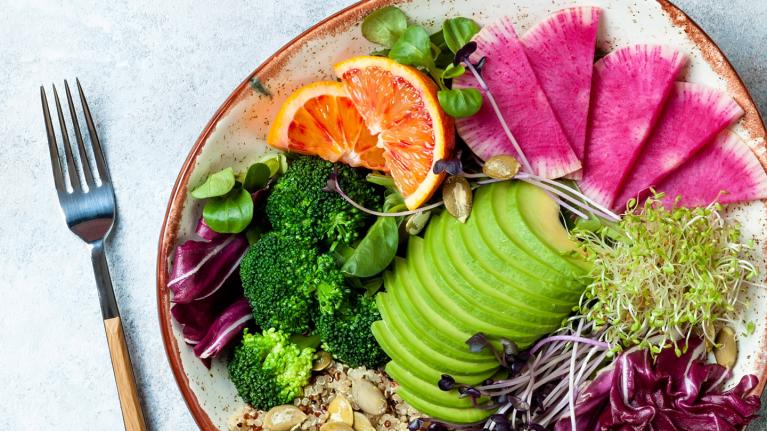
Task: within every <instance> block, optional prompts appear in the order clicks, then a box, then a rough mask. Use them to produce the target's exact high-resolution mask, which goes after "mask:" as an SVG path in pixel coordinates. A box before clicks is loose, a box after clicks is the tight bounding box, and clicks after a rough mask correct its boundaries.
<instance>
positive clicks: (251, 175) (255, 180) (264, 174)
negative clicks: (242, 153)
mask: <svg viewBox="0 0 767 431" xmlns="http://www.w3.org/2000/svg"><path fill="white" fill-rule="evenodd" d="M271 177H272V170H271V169H270V168H269V166H268V165H266V164H265V163H254V164H252V165H250V167H249V168H248V173H247V174H245V179H244V180H243V182H242V186H243V187H244V188H245V190H247V191H249V192H251V193H253V192H255V191H256V190H258V189H262V188H264V186H265V185H266V184H267V183H268V182H269V178H271Z"/></svg>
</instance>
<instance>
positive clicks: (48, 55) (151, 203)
mask: <svg viewBox="0 0 767 431" xmlns="http://www.w3.org/2000/svg"><path fill="white" fill-rule="evenodd" d="M617 1H623V0H617ZM351 2H352V1H351V0H332V1H316V0H292V1H288V0H279V1H265V0H257V1H234V0H228V1H219V2H215V3H214V2H204V4H203V2H191V1H188V2H187V1H180V0H177V1H172V2H154V1H150V0H137V1H131V2H97V1H90V0H73V1H69V2H65V3H66V4H63V3H64V2H57V1H45V0H28V1H9V0H0V11H1V12H0V190H1V191H0V198H2V201H1V202H0V251H1V252H0V430H4V431H5V430H14V431H15V430H34V429H61V430H118V429H121V426H122V425H121V420H120V414H119V409H118V403H117V397H116V393H115V389H114V384H113V380H112V370H111V366H110V363H109V356H108V353H107V350H106V343H104V342H103V341H104V338H103V337H104V335H103V328H102V325H101V320H100V315H99V311H98V306H97V298H96V291H95V289H94V288H93V281H92V274H91V268H90V262H89V259H88V255H87V252H86V249H85V247H84V246H83V245H82V244H81V243H80V242H78V241H77V240H76V239H75V238H73V237H72V236H71V235H70V233H69V232H68V231H67V230H66V229H65V228H64V224H63V222H62V220H61V218H60V215H59V209H58V205H57V203H56V197H55V194H54V191H53V187H52V182H51V177H50V175H51V174H50V167H49V164H48V163H49V162H48V154H47V150H46V149H45V143H44V135H43V129H42V123H41V118H40V105H39V94H38V85H40V84H41V83H46V84H49V83H50V82H51V81H52V80H56V82H60V80H62V79H63V78H67V77H69V78H72V77H74V76H79V77H80V79H81V80H82V82H83V84H84V86H85V89H86V91H87V93H88V95H89V96H90V103H91V108H92V110H93V111H94V112H95V113H96V116H97V119H98V122H99V127H100V133H101V137H102V139H103V141H104V142H105V145H106V147H107V150H106V151H107V158H108V159H109V162H110V165H111V168H112V173H113V177H114V178H115V188H116V190H117V199H118V205H119V208H120V219H119V222H118V224H117V228H116V230H115V232H114V233H113V235H112V240H111V243H110V245H109V259H110V262H111V267H112V275H113V278H114V281H115V286H116V293H117V297H118V301H119V303H120V306H121V308H122V311H123V314H124V316H125V325H126V330H127V336H128V339H129V342H130V344H131V350H132V353H133V358H134V363H135V365H136V368H137V369H138V370H139V376H138V381H139V386H140V391H141V394H142V396H143V399H144V403H145V412H146V415H147V418H148V420H149V423H150V425H151V429H153V430H192V429H195V428H196V427H195V424H194V422H193V420H192V418H191V416H190V415H189V413H188V411H187V409H186V406H185V405H184V402H183V400H182V399H181V396H180V393H179V391H178V389H177V387H176V384H175V382H174V380H173V377H172V375H171V373H170V370H169V368H168V364H167V361H166V358H165V354H164V351H163V348H162V342H161V339H160V334H159V331H158V326H157V317H156V311H155V294H154V289H155V284H154V259H155V246H156V240H157V235H158V232H159V225H160V221H161V220H162V216H163V212H164V210H165V204H166V200H167V197H168V195H169V193H170V188H171V185H172V183H173V180H174V178H175V176H176V173H177V172H178V169H179V167H180V166H181V163H182V161H183V159H184V157H185V155H186V153H187V151H188V149H189V146H190V144H191V142H193V141H194V139H195V138H196V136H197V134H198V133H199V131H200V129H201V127H202V126H203V125H204V124H205V123H206V122H207V120H208V118H209V117H210V116H211V114H212V113H213V111H214V110H215V109H216V107H217V106H218V105H219V104H220V102H221V101H222V100H224V98H225V97H226V96H227V95H228V94H229V92H230V91H231V89H232V88H233V87H234V86H235V85H236V84H238V83H239V82H240V80H241V79H242V78H243V77H244V76H245V75H246V74H247V73H248V72H249V71H250V70H251V69H252V68H253V67H254V66H255V65H257V64H258V63H260V62H261V61H262V60H263V59H264V58H266V57H267V56H268V55H269V54H270V53H271V52H273V51H274V50H276V49H277V48H279V47H280V46H281V45H282V44H284V43H285V42H287V41H288V40H289V39H290V38H292V37H293V36H295V35H296V34H298V33H299V32H301V31H302V30H304V29H305V28H307V27H309V26H310V25H311V24H312V23H314V22H316V21H317V20H319V19H320V18H322V17H324V16H327V15H328V14H330V13H332V12H334V11H336V10H338V9H340V8H341V7H343V6H345V5H346V4H349V3H351ZM677 3H678V4H679V5H680V6H681V7H682V8H684V9H685V10H687V11H688V12H689V13H690V15H691V16H692V17H693V18H694V19H695V20H696V21H698V22H699V23H700V24H701V25H702V26H703V27H704V28H705V29H706V30H707V31H708V32H709V34H710V35H711V36H712V37H713V38H714V39H715V40H716V41H717V42H718V43H719V44H720V46H721V47H722V48H723V49H724V51H725V52H726V53H727V54H728V55H729V57H730V59H731V60H732V61H733V63H734V65H735V67H736V68H737V69H738V71H740V73H741V74H742V76H743V78H744V80H745V81H746V83H747V84H748V86H749V87H750V88H751V91H752V92H753V94H754V96H755V97H756V99H757V102H758V103H759V106H760V107H761V109H762V112H765V110H766V109H767V78H766V76H767V66H766V65H767V63H765V61H764V56H765V55H766V54H767V48H766V47H765V41H767V30H765V24H767V2H765V1H752V0H730V1H727V2H723V1H719V0H706V1H701V0H678V1H677ZM752 429H758V430H764V429H767V425H765V424H764V423H761V424H758V425H756V426H755V427H754V428H752Z"/></svg>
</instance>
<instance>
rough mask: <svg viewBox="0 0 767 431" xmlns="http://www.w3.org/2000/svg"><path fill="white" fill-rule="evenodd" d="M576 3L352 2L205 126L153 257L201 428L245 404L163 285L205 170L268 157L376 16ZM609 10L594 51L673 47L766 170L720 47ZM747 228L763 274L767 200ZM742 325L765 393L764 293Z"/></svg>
mask: <svg viewBox="0 0 767 431" xmlns="http://www.w3.org/2000/svg"><path fill="white" fill-rule="evenodd" d="M580 3H583V2H582V1H580V0H553V1H549V2H541V1H539V0H514V1H508V0H481V1H480V0H412V1H407V2H403V1H395V0H367V1H361V2H359V3H356V4H354V5H352V6H350V7H348V8H346V9H344V10H342V11H340V12H338V13H336V14H334V15H332V16H330V17H328V18H327V19H325V20H323V21H321V22H320V23H318V24H316V25H315V26H313V27H312V28H310V29H308V30H307V31H305V32H304V33H302V34H301V35H299V36H298V37H296V38H295V39H294V40H292V41H291V42H289V43H288V44H287V45H285V46H284V47H282V48H281V49H280V50H278V51H277V52H276V53H275V54H273V55H272V56H271V57H269V58H268V59H266V61H264V62H263V63H262V64H261V65H260V66H258V67H257V68H256V69H255V70H254V71H253V72H252V73H251V74H250V75H248V76H247V77H246V78H245V80H244V81H243V82H242V83H241V84H240V85H239V86H237V88H235V89H234V91H233V92H232V93H231V95H230V96H229V97H228V98H227V99H226V100H225V101H224V102H223V104H222V105H221V106H220V107H219V108H218V110H217V111H216V113H215V114H214V115H213V117H212V118H211V120H210V121H209V123H208V124H207V125H206V126H205V128H204V129H203V131H202V133H201V134H200V136H199V138H198V139H197V141H196V142H195V143H194V145H193V146H192V148H191V150H190V152H189V155H188V157H187V159H186V161H185V163H184V165H183V167H182V168H181V171H180V173H179V175H178V178H177V180H176V183H175V185H174V187H173V191H172V194H171V197H170V200H169V204H168V208H167V212H166V216H165V219H164V221H163V225H162V230H161V233H160V240H159V247H158V256H157V297H158V312H159V318H160V328H161V331H162V335H163V340H164V343H165V349H166V352H167V355H168V359H169V362H170V366H171V369H172V371H173V373H174V376H175V378H176V381H177V383H178V385H179V388H180V389H181V392H182V394H183V396H184V398H185V400H186V402H187V404H188V406H189V409H190V411H191V412H192V415H193V417H194V419H195V420H196V422H197V424H198V425H199V426H200V428H201V429H204V430H216V429H226V426H227V423H228V420H229V418H230V417H231V416H232V415H234V414H236V413H237V411H238V409H240V408H241V406H242V404H243V401H242V400H241V399H240V398H239V396H238V395H237V391H236V390H235V387H234V386H233V384H232V383H231V382H230V380H229V379H228V378H227V370H226V364H225V363H224V362H222V361H220V360H213V361H212V364H211V366H210V368H207V367H206V366H205V365H204V364H203V363H202V362H201V361H200V360H199V359H198V358H196V357H195V355H194V353H193V352H192V350H191V349H190V348H189V347H188V346H186V345H185V343H184V339H183V336H182V333H181V328H180V327H179V325H178V324H177V323H176V322H174V321H173V319H172V318H171V313H170V307H171V296H170V292H169V289H168V288H167V284H168V281H169V274H170V268H171V264H172V261H171V260H172V255H173V250H174V247H175V246H176V245H178V244H179V243H181V242H183V241H184V240H186V239H188V238H190V237H191V236H192V234H193V232H194V229H195V226H196V223H197V221H198V219H199V217H200V214H201V211H202V208H201V205H200V204H199V202H198V201H195V200H193V199H191V198H190V191H191V190H192V189H193V188H194V187H196V186H197V185H199V184H200V183H201V182H202V181H203V180H204V179H205V177H206V175H208V173H209V172H213V171H218V170H220V169H223V168H225V167H229V166H231V167H234V168H235V169H237V168H240V169H242V168H247V166H248V165H249V164H250V163H252V162H254V161H255V160H257V159H258V158H259V157H260V156H262V155H263V154H265V153H266V152H268V151H269V149H268V147H267V145H266V134H267V131H268V130H269V126H270V120H271V119H272V118H274V116H275V114H276V113H277V110H278V109H279V106H280V104H281V102H282V101H284V100H285V99H286V98H287V97H288V96H289V95H290V93H291V92H293V91H294V90H295V89H297V88H299V87H301V86H302V85H305V84H308V83H310V82H312V81H317V80H334V79H335V77H334V75H333V71H332V65H333V64H335V63H337V62H339V61H341V60H343V59H345V58H347V57H351V56H354V55H362V54H367V53H368V52H370V51H371V49H372V45H371V44H370V43H369V42H367V41H365V40H364V39H363V38H362V37H360V31H359V26H360V23H361V21H362V19H363V18H364V17H365V16H366V15H367V14H369V13H370V12H372V11H374V10H376V9H379V8H381V7H384V6H388V5H397V6H398V7H400V8H401V9H403V10H404V11H405V12H406V13H407V14H408V16H410V17H412V18H413V19H414V20H417V21H419V22H423V23H434V22H436V21H438V20H441V19H442V18H443V17H447V16H458V15H461V16H467V17H471V18H472V19H474V20H476V21H477V22H479V23H480V24H486V23H489V22H491V21H493V20H494V18H495V17H497V16H501V15H508V16H510V17H512V19H514V21H515V25H516V26H517V27H518V28H519V29H520V30H521V31H524V30H526V29H528V28H530V27H531V26H532V25H533V24H534V23H536V22H538V21H540V20H541V19H542V18H544V17H545V16H547V15H548V14H550V13H551V12H552V11H555V10H558V9H561V8H563V7H568V6H573V5H578V4H580ZM587 3H588V4H589V5H595V6H599V7H601V8H602V9H603V20H602V21H601V24H600V29H599V35H598V37H597V51H598V52H609V51H611V50H612V49H614V48H616V47H620V46H624V45H628V44H635V43H656V44H670V45H674V46H676V47H679V48H680V49H681V50H683V51H684V52H685V53H686V54H687V55H688V56H689V65H688V66H687V68H686V69H685V71H684V79H685V80H687V81H691V82H697V83H701V84H706V85H708V86H711V87H714V88H717V89H721V90H723V91H726V92H727V93H729V94H730V95H732V96H733V98H734V99H735V100H736V101H737V102H738V104H739V105H740V106H741V107H742V108H743V110H744V111H745V115H744V117H743V119H742V120H741V121H740V122H739V123H738V124H737V125H735V126H734V128H733V131H734V132H735V133H737V134H738V135H739V136H740V137H741V138H743V140H744V141H746V142H747V143H748V145H749V146H750V147H751V148H752V149H753V150H754V151H755V152H756V153H757V155H758V157H759V159H760V161H761V163H762V165H763V166H766V164H767V158H765V154H764V153H765V150H766V149H767V146H766V145H765V135H766V132H765V126H764V123H763V121H762V119H761V117H760V115H759V113H758V111H757V109H756V106H755V104H754V102H753V100H752V99H751V96H750V95H749V93H748V90H747V88H746V87H745V85H744V84H743V82H742V81H741V79H740V78H739V77H738V75H737V73H736V72H735V70H734V69H733V67H732V66H731V65H730V63H729V62H728V61H727V59H726V57H725V55H724V54H723V53H722V52H721V51H720V50H719V48H718V47H717V46H716V44H715V43H714V42H713V41H712V40H711V39H710V38H709V37H708V36H707V35H706V34H705V32H704V31H703V30H702V29H701V28H699V27H698V26H697V25H696V24H695V23H694V22H693V21H692V20H691V19H690V18H689V17H687V16H686V15H685V14H684V13H683V12H682V11H681V10H680V9H678V8H677V7H676V6H674V5H673V4H672V3H670V2H668V1H665V0H657V1H656V0H632V1H617V0H593V1H589V2H587ZM730 214H731V215H732V217H734V218H735V219H737V220H738V222H740V223H741V226H742V229H743V234H744V236H745V237H747V238H748V239H753V240H754V241H755V242H756V244H757V245H758V247H757V248H756V250H757V255H756V256H754V261H755V262H756V263H757V264H758V266H759V269H760V270H761V271H762V272H763V273H764V267H765V265H764V262H765V260H764V256H763V252H764V247H765V238H767V229H765V226H767V211H766V208H765V204H764V202H752V203H750V204H744V205H737V206H734V207H732V208H731V209H730ZM747 299H748V300H749V302H750V307H749V308H748V310H747V312H746V315H745V316H743V318H744V321H751V322H754V323H755V324H756V325H755V330H754V331H753V333H752V334H751V335H748V336H747V337H744V338H741V339H740V346H739V349H740V351H741V352H742V353H741V356H740V360H739V361H738V363H737V365H736V367H735V369H734V376H735V377H738V376H741V375H744V374H749V373H750V374H756V375H757V376H759V377H760V385H759V386H758V387H757V388H756V389H755V391H756V392H757V393H761V391H762V389H763V387H764V383H765V380H766V379H767V357H765V356H764V353H763V352H766V351H767V316H765V312H766V310H767V294H766V293H765V292H764V291H761V290H752V291H750V292H749V294H748V297H747Z"/></svg>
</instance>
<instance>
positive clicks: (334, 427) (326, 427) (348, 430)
mask: <svg viewBox="0 0 767 431" xmlns="http://www.w3.org/2000/svg"><path fill="white" fill-rule="evenodd" d="M320 431H354V428H352V427H351V425H349V424H346V423H343V422H327V423H325V424H323V425H322V426H321V427H320Z"/></svg>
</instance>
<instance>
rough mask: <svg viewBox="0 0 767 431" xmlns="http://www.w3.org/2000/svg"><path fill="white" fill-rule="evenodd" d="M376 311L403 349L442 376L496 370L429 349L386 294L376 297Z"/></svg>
mask: <svg viewBox="0 0 767 431" xmlns="http://www.w3.org/2000/svg"><path fill="white" fill-rule="evenodd" d="M376 301H377V303H378V310H379V311H380V312H381V318H382V319H383V321H384V322H386V326H387V328H389V329H390V330H391V332H392V334H393V335H394V336H395V339H398V340H401V343H402V346H403V348H406V349H408V350H409V351H410V352H411V353H412V354H413V355H415V356H417V357H418V358H420V359H422V360H423V362H424V363H425V364H426V365H428V366H430V367H432V368H434V369H435V370H438V371H440V372H442V373H443V374H451V375H452V374H479V373H485V372H487V371H489V370H491V369H497V368H498V363H497V362H496V363H495V364H492V363H489V364H488V363H484V364H483V363H481V362H474V361H464V360H460V359H456V358H453V357H450V356H449V355H447V354H446V353H445V352H443V351H440V350H435V349H433V348H431V347H430V346H429V345H428V344H427V343H426V342H424V340H423V339H421V338H419V337H418V335H416V334H415V333H414V331H413V330H412V329H411V328H410V327H409V326H408V325H407V324H406V323H405V322H404V321H403V320H402V319H400V318H398V317H397V315H401V313H399V312H398V310H397V308H396V305H395V303H394V301H393V300H392V299H391V298H390V297H389V296H388V294H387V293H386V292H381V293H379V294H378V295H377V296H376Z"/></svg>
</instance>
